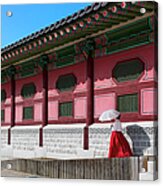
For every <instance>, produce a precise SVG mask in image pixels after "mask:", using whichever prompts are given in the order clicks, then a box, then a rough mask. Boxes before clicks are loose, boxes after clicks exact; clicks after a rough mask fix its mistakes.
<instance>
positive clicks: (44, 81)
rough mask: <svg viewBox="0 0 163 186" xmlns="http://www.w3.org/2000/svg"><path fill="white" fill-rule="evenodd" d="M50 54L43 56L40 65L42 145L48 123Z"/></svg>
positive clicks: (41, 144)
mask: <svg viewBox="0 0 163 186" xmlns="http://www.w3.org/2000/svg"><path fill="white" fill-rule="evenodd" d="M48 62H49V59H48V56H46V55H43V56H41V59H40V63H39V65H40V66H41V68H42V93H43V102H42V127H41V128H40V146H41V147H42V146H43V128H44V127H45V126H46V125H47V124H48Z"/></svg>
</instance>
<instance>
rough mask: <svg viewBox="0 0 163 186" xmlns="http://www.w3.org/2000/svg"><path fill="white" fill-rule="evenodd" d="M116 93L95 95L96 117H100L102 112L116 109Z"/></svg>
mask: <svg viewBox="0 0 163 186" xmlns="http://www.w3.org/2000/svg"><path fill="white" fill-rule="evenodd" d="M115 107H116V104H115V93H110V94H102V95H97V96H95V117H96V118H97V117H99V116H100V115H101V114H102V112H104V111H106V110H109V109H115Z"/></svg>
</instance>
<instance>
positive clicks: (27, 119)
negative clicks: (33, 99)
mask: <svg viewBox="0 0 163 186" xmlns="http://www.w3.org/2000/svg"><path fill="white" fill-rule="evenodd" d="M26 108H32V118H25V117H24V116H25V109H26ZM22 120H23V121H31V120H34V106H24V107H23V115H22Z"/></svg>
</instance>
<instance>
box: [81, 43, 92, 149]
mask: <svg viewBox="0 0 163 186" xmlns="http://www.w3.org/2000/svg"><path fill="white" fill-rule="evenodd" d="M94 49H95V43H94V41H93V40H87V41H86V43H85V46H84V47H83V52H84V55H85V57H86V61H87V64H86V84H87V85H86V86H87V110H86V113H87V114H86V127H85V128H84V149H85V150H88V149H89V126H90V125H91V124H93V123H94V59H93V53H94Z"/></svg>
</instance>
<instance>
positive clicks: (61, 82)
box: [56, 74, 76, 92]
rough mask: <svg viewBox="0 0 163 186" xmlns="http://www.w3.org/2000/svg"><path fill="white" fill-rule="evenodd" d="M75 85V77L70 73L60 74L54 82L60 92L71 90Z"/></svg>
mask: <svg viewBox="0 0 163 186" xmlns="http://www.w3.org/2000/svg"><path fill="white" fill-rule="evenodd" d="M75 85H76V78H75V76H74V75H72V74H70V75H65V76H60V77H59V79H58V81H57V83H56V87H57V89H58V90H60V91H61V92H63V91H71V90H73V89H74V87H75Z"/></svg>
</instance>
